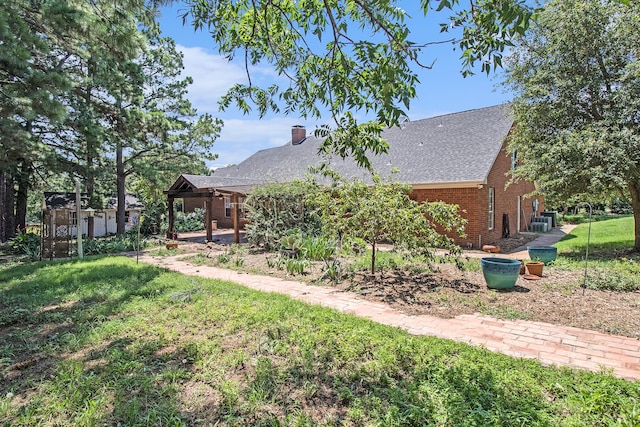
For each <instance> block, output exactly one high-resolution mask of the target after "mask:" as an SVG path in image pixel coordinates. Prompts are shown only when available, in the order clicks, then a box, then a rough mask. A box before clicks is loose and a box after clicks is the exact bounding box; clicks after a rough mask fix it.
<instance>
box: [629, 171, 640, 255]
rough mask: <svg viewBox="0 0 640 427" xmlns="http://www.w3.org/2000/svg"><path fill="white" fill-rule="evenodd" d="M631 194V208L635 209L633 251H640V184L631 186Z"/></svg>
mask: <svg viewBox="0 0 640 427" xmlns="http://www.w3.org/2000/svg"><path fill="white" fill-rule="evenodd" d="M629 192H630V193H631V207H632V209H633V225H634V243H633V249H634V250H636V251H640V183H631V184H629Z"/></svg>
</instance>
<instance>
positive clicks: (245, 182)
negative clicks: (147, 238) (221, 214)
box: [164, 174, 262, 243]
mask: <svg viewBox="0 0 640 427" xmlns="http://www.w3.org/2000/svg"><path fill="white" fill-rule="evenodd" d="M261 184H262V183H261V182H258V181H256V180H249V179H235V178H234V179H229V178H216V177H215V176H211V175H186V174H183V175H180V177H179V178H178V179H177V180H176V182H174V183H173V185H172V186H171V187H170V188H169V189H168V190H165V191H164V194H166V195H167V204H168V211H169V212H168V219H169V228H168V231H167V237H169V238H171V237H173V236H174V235H175V208H174V205H175V199H194V198H195V199H201V200H202V201H203V202H204V203H203V205H204V208H205V221H204V222H205V230H206V240H207V241H208V242H211V241H213V221H214V220H217V219H218V218H216V215H215V210H214V204H215V203H216V201H217V202H218V203H220V202H221V201H222V200H223V199H224V198H225V197H228V198H229V199H230V200H231V217H232V219H233V234H234V242H235V243H240V225H241V224H240V211H241V209H240V204H241V201H240V200H241V198H243V197H245V196H246V195H247V194H249V193H250V192H251V190H252V189H253V188H255V187H257V186H259V185H261Z"/></svg>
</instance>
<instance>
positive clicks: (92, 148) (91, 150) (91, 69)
mask: <svg viewBox="0 0 640 427" xmlns="http://www.w3.org/2000/svg"><path fill="white" fill-rule="evenodd" d="M87 74H88V75H89V76H93V75H94V74H95V61H94V60H93V58H89V61H88V65H87ZM92 89H93V87H91V86H89V87H88V88H87V90H86V91H85V94H84V97H85V103H86V105H85V108H89V105H91V91H92ZM86 144H87V158H86V160H87V169H86V176H85V187H86V189H87V198H88V200H89V202H88V203H89V204H88V206H87V207H89V208H92V209H95V208H97V207H102V206H98V204H97V203H96V200H95V197H94V193H95V188H96V177H95V168H94V166H93V163H94V162H95V157H96V154H95V153H96V151H97V145H98V142H97V141H96V139H95V137H94V134H93V133H92V132H88V133H87V134H86ZM93 236H94V217H93V216H90V217H88V218H87V238H89V239H93Z"/></svg>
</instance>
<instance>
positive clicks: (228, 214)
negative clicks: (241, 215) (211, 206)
mask: <svg viewBox="0 0 640 427" xmlns="http://www.w3.org/2000/svg"><path fill="white" fill-rule="evenodd" d="M224 216H225V218H231V197H229V196H224Z"/></svg>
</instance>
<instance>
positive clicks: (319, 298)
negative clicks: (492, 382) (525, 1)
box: [140, 255, 640, 380]
mask: <svg viewBox="0 0 640 427" xmlns="http://www.w3.org/2000/svg"><path fill="white" fill-rule="evenodd" d="M177 258H179V256H177V257H169V258H164V257H163V258H160V257H158V258H154V257H152V256H149V255H143V256H141V257H140V261H142V262H145V263H149V264H153V265H157V266H160V267H164V268H167V269H170V270H174V271H178V272H181V273H184V274H189V275H196V276H201V277H207V278H215V279H222V280H228V281H231V282H234V283H238V284H241V285H244V286H247V287H249V288H252V289H256V290H259V291H264V292H276V293H280V294H286V295H289V296H291V297H292V298H295V299H297V300H300V301H304V302H306V303H309V304H317V305H321V306H324V307H329V308H332V309H335V310H339V311H342V312H345V313H350V314H353V315H356V316H360V317H364V318H367V319H371V320H373V321H376V322H378V323H382V324H385V325H390V326H396V327H399V328H402V329H405V330H406V331H408V332H409V333H411V334H415V335H430V336H435V337H440V338H446V339H451V340H455V341H458V342H464V343H467V344H471V345H476V346H483V347H485V348H487V349H488V350H491V351H496V352H500V353H504V354H507V355H510V356H514V357H522V358H535V359H538V360H539V361H540V362H541V363H543V364H545V365H559V366H571V367H575V368H581V369H587V370H591V371H599V370H601V369H602V368H604V369H607V370H612V371H613V373H614V374H615V375H616V376H619V377H621V378H626V379H629V380H640V340H635V339H633V338H627V337H621V336H614V335H607V334H603V333H600V332H595V331H589V330H584V329H578V328H572V327H565V326H558V325H551V324H547V323H542V322H529V321H524V320H515V321H511V320H499V319H496V318H493V317H489V316H482V315H462V316H458V317H456V318H454V319H440V318H438V317H433V316H426V315H422V316H412V315H407V314H404V313H401V312H399V311H397V310H394V309H392V308H390V307H389V306H387V305H385V304H382V303H376V302H371V301H366V300H364V299H362V298H360V297H359V296H358V295H356V294H353V293H348V292H341V291H336V290H334V289H331V288H326V287H322V286H308V285H306V284H304V283H299V282H294V281H289V280H282V279H279V278H275V277H269V276H257V275H251V274H246V273H240V272H237V271H233V270H226V269H222V268H216V267H207V266H195V265H192V264H189V263H188V262H184V261H179V260H178V259H177Z"/></svg>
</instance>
